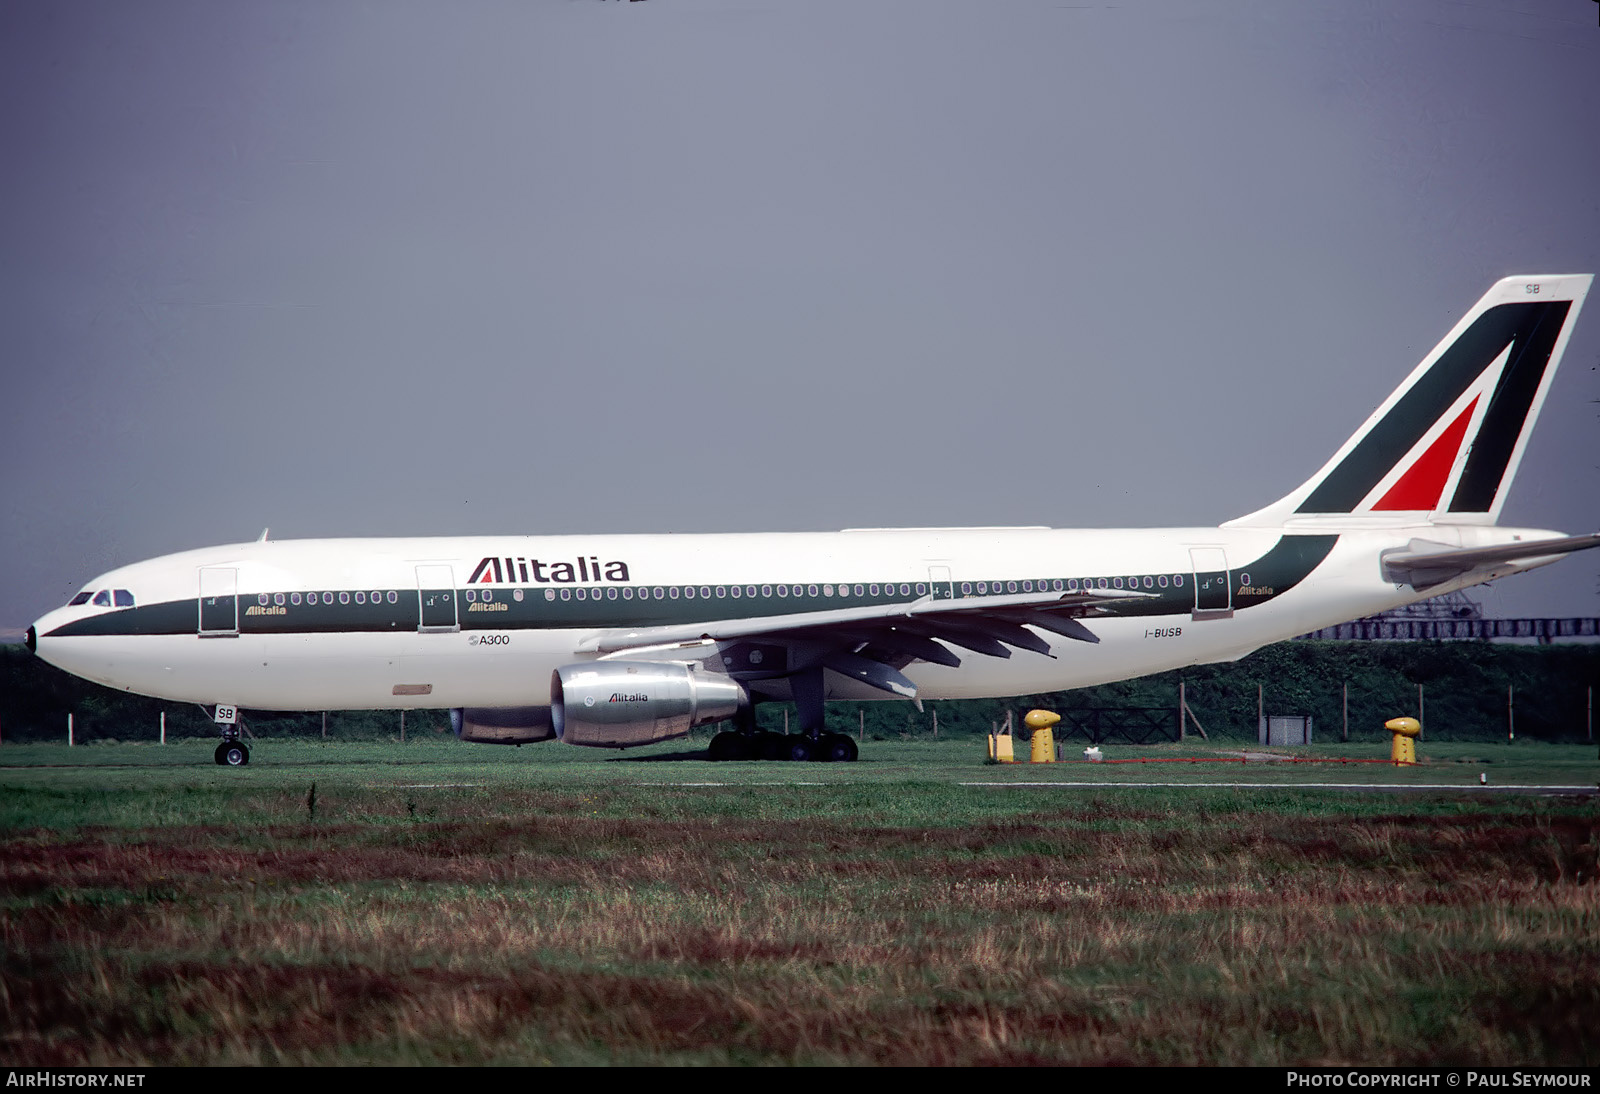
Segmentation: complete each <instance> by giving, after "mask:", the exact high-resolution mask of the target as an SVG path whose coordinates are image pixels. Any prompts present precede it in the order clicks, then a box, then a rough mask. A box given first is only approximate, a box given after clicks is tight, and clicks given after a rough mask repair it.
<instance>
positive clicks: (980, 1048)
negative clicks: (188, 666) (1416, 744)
mask: <svg viewBox="0 0 1600 1094" xmlns="http://www.w3.org/2000/svg"><path fill="white" fill-rule="evenodd" d="M211 747H212V742H210V741H184V742H176V743H174V744H171V745H168V746H166V747H161V746H157V745H153V744H137V745H136V744H99V745H94V746H88V747H79V748H75V749H71V750H69V749H67V748H66V747H65V746H62V745H22V746H13V745H10V744H7V745H4V746H0V833H3V837H0V978H3V979H0V986H3V991H0V1016H3V1017H0V1061H3V1062H4V1063H6V1064H10V1065H45V1064H162V1063H223V1064H227V1063H338V1064H345V1063H349V1064H359V1063H418V1062H468V1063H478V1062H493V1063H514V1062H534V1063H800V1064H826V1063H891V1064H939V1063H1030V1062H1061V1063H1152V1064H1194V1063H1202V1064H1230V1063H1238V1064H1250V1063H1327V1064H1345V1063H1348V1064H1363V1065H1370V1064H1385V1063H1400V1064H1405V1063H1426V1062H1459V1063H1478V1064H1510V1063H1530V1062H1531V1063H1555V1064H1589V1065H1593V1064H1595V1063H1596V1062H1597V1060H1600V1049H1597V1048H1596V1046H1595V1040H1594V1037H1593V1035H1592V1034H1591V1032H1590V1028H1591V1027H1592V1025H1593V1018H1594V1015H1595V1014H1596V1013H1600V896H1597V894H1600V886H1597V885H1596V884H1595V883H1594V880H1593V879H1594V876H1595V873H1596V871H1597V864H1596V852H1597V848H1600V816H1597V813H1596V809H1597V804H1596V799H1595V797H1593V796H1592V795H1590V796H1582V795H1578V794H1560V793H1558V794H1533V793H1529V794H1518V795H1491V794H1487V793H1485V792H1483V791H1482V790H1478V789H1473V788H1475V787H1477V786H1478V785H1479V776H1480V774H1482V775H1486V776H1487V778H1488V781H1489V785H1490V786H1491V787H1495V786H1513V785H1519V786H1574V787H1577V786H1587V787H1593V786H1594V783H1595V780H1596V778H1597V776H1600V763H1597V762H1596V757H1595V752H1594V749H1593V747H1592V746H1563V745H1548V744H1540V743H1533V742H1518V743H1516V744H1512V745H1504V744H1494V745H1444V744H1441V745H1437V746H1431V745H1429V744H1428V743H1427V742H1424V743H1423V745H1422V748H1421V754H1422V756H1423V758H1424V760H1425V761H1426V762H1425V763H1424V764H1423V765H1420V766H1418V767H1416V768H1408V769H1396V768H1393V767H1389V766H1385V765H1310V764H1284V763H1239V764H1234V763H1207V764H1193V765H1190V764H1181V765H1179V764H1160V765H1156V764H1150V765H1146V764H1127V765H1119V764H1083V763H1074V764H1059V765H1048V766H1047V765H1008V766H998V765H991V764H986V763H985V762H984V760H983V742H982V740H981V739H978V740H976V741H974V740H972V739H966V740H958V741H939V742H932V741H912V742H872V741H869V742H867V744H866V745H865V746H864V748H863V760H862V762H860V763H857V764H850V765H823V764H807V765H790V764H776V763H746V764H710V763H707V762H704V761H703V759H700V758H698V756H699V755H700V751H701V750H703V747H704V740H703V739H702V740H701V741H699V742H698V743H696V742H687V743H685V742H677V743H673V744H668V745H664V746H659V747H657V748H654V749H649V750H644V751H643V752H630V753H623V754H612V753H599V754H596V753H590V752H585V751H582V750H578V749H573V748H569V747H566V746H562V745H558V744H545V745H540V746H529V747H526V748H523V749H520V750H517V749H495V748H489V747H473V746H466V745H459V744H456V743H454V742H448V743H446V742H440V741H435V740H425V741H419V742H411V743H408V744H406V745H403V746H402V745H399V744H392V743H339V744H322V743H321V742H317V741H266V742H263V743H262V744H261V745H259V746H258V747H257V748H256V750H255V755H254V759H253V761H252V763H251V764H250V766H249V767H248V768H243V769H234V770H230V769H223V768H218V767H216V766H214V765H213V764H212V763H211V762H210V753H211ZM1081 747H1082V746H1081V745H1074V746H1071V747H1070V748H1069V750H1068V751H1069V753H1070V754H1075V753H1076V752H1077V751H1078V750H1079V749H1081ZM1240 750H1241V749H1240V746H1238V745H1236V744H1235V745H1229V746H1225V747H1218V748H1217V749H1213V750H1210V751H1207V750H1206V746H1204V744H1203V742H1202V743H1200V744H1198V745H1197V744H1196V743H1194V742H1190V743H1189V744H1187V745H1185V746H1181V747H1180V746H1177V745H1168V746H1153V747H1146V748H1137V749H1136V748H1132V747H1123V748H1119V747H1117V746H1106V748H1105V752H1106V755H1107V756H1108V758H1112V759H1116V758H1125V757H1132V756H1144V757H1174V756H1180V755H1181V756H1206V755H1209V756H1220V755H1223V754H1225V753H1228V752H1232V753H1237V752H1238V751H1240ZM1252 751H1254V750H1252ZM1281 751H1285V752H1286V751H1287V750H1281ZM1314 751H1315V752H1316V754H1320V755H1325V756H1333V757H1337V756H1340V755H1342V756H1345V757H1347V758H1354V757H1358V756H1361V757H1378V756H1383V755H1385V754H1386V751H1387V745H1386V744H1377V743H1373V742H1367V743H1365V744H1362V745H1359V746H1357V745H1348V746H1338V745H1333V746H1318V748H1317V749H1316V750H1314ZM1008 782H1028V783H1032V782H1047V783H1048V782H1058V783H1082V784H1090V785H1079V786H1070V787H1061V788H1052V787H1049V786H1045V787H1031V786H1030V787H1018V788H1015V789H1008V788H1006V787H1005V786H1004V785H1000V786H995V785H971V784H994V783H1001V784H1004V783H1008ZM1127 782H1184V783H1207V784H1212V785H1203V786H1196V787H1181V788H1178V787H1173V788H1155V789H1146V788H1133V787H1127V786H1113V785H1109V784H1113V783H1127ZM1322 782H1340V783H1381V784H1386V785H1402V786H1414V787H1422V786H1424V785H1425V784H1431V785H1437V784H1444V785H1447V786H1449V787H1455V788H1459V789H1418V790H1417V791H1416V792H1414V793H1395V792H1393V791H1337V790H1324V789H1296V788H1284V787H1278V786H1262V785H1259V784H1268V783H1271V784H1278V783H1299V784H1305V783H1322ZM1223 783H1250V784H1257V785H1255V786H1246V787H1242V788H1235V787H1228V786H1222V785H1216V784H1223ZM706 784H715V785H706ZM1101 785H1104V787H1105V788H1104V789H1101V788H1099V787H1100V786H1101Z"/></svg>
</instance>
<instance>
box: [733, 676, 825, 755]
mask: <svg viewBox="0 0 1600 1094" xmlns="http://www.w3.org/2000/svg"><path fill="white" fill-rule="evenodd" d="M789 685H790V688H791V692H792V694H793V695H794V701H795V707H796V708H797V709H798V710H799V712H800V732H799V733H773V732H771V731H769V730H762V729H757V728H756V714H755V707H754V706H753V705H752V706H749V707H746V708H745V709H744V710H743V711H741V712H740V715H739V718H738V722H737V724H738V729H737V730H735V731H732V732H724V733H719V734H717V735H716V736H715V737H713V738H711V746H710V747H709V748H708V749H707V750H706V751H707V754H708V755H709V757H710V758H711V759H713V760H793V761H794V762H796V763H804V762H806V761H808V760H817V761H821V762H823V763H853V762H854V761H855V758H856V754H857V750H856V743H855V741H854V740H853V739H851V738H850V737H847V736H846V735H845V734H843V733H827V732H825V731H824V730H823V723H824V716H823V705H822V670H821V669H820V668H815V669H807V670H805V671H804V672H798V673H795V674H794V675H793V676H791V677H790V678H789Z"/></svg>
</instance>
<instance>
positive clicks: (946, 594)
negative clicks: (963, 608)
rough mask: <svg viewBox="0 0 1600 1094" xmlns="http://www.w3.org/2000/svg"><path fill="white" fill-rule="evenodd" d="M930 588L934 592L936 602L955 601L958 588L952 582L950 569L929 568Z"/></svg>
mask: <svg viewBox="0 0 1600 1094" xmlns="http://www.w3.org/2000/svg"><path fill="white" fill-rule="evenodd" d="M928 588H929V589H931V590H932V591H933V598H934V599H935V600H954V599H955V596H956V588H955V582H953V581H951V580H950V567H948V566H929V567H928Z"/></svg>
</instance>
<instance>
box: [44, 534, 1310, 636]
mask: <svg viewBox="0 0 1600 1094" xmlns="http://www.w3.org/2000/svg"><path fill="white" fill-rule="evenodd" d="M1338 538H1339V537H1338V536H1332V535H1324V536H1284V537H1282V538H1281V539H1279V540H1278V542H1277V543H1276V544H1274V545H1273V546H1272V548H1271V549H1270V550H1268V551H1267V552H1266V553H1265V554H1263V555H1262V556H1261V557H1259V558H1257V559H1255V560H1254V561H1253V562H1249V563H1246V564H1244V565H1240V566H1235V567H1234V568H1233V569H1232V570H1231V571H1229V572H1230V574H1231V575H1232V577H1233V579H1234V588H1233V607H1234V608H1235V609H1242V608H1249V607H1254V606H1255V605H1257V604H1264V603H1266V602H1267V601H1269V600H1272V599H1273V598H1275V597H1277V596H1280V595H1282V594H1283V593H1285V592H1287V591H1288V590H1290V589H1292V588H1294V586H1295V585H1297V584H1299V583H1300V582H1301V581H1303V580H1304V579H1305V577H1306V576H1307V575H1308V574H1310V573H1311V571H1312V570H1314V569H1315V568H1316V567H1317V566H1318V565H1319V564H1320V563H1321V562H1322V560H1323V559H1325V558H1327V557H1328V554H1329V552H1331V551H1332V550H1333V545H1334V543H1335V542H1337V540H1338ZM1162 577H1165V578H1166V581H1167V584H1166V586H1165V587H1164V588H1163V587H1162V586H1161V584H1160V578H1162ZM1247 577H1248V578H1249V581H1248V583H1246V582H1245V581H1244V579H1245V578H1247ZM1120 579H1121V580H1122V581H1123V583H1124V584H1123V585H1122V587H1123V588H1136V589H1137V590H1138V591H1140V592H1148V593H1151V594H1153V595H1152V597H1151V598H1150V599H1147V600H1139V601H1133V602H1129V603H1125V604H1124V603H1119V604H1114V605H1110V606H1109V607H1108V608H1107V609H1106V614H1108V615H1113V616H1127V617H1135V616H1137V617H1145V616H1162V615H1183V614H1187V613H1188V612H1189V611H1190V610H1191V609H1193V607H1194V588H1193V580H1194V575H1193V573H1192V572H1190V571H1184V572H1182V573H1167V574H1163V575H1155V574H1151V575H1148V578H1147V575H1143V574H1140V575H1137V576H1130V575H1121V578H1120ZM1058 580H1059V581H1060V582H1062V586H1063V588H1065V587H1066V584H1067V582H1068V581H1082V580H1084V578H1082V577H1081V576H1080V577H1075V578H1071V579H1068V578H1059V579H1056V578H1049V579H1035V580H1033V585H1034V587H1035V588H1040V587H1041V586H1042V585H1043V583H1044V581H1049V582H1050V583H1051V585H1052V587H1053V586H1054V583H1055V582H1056V581H1058ZM1094 580H1095V582H1096V583H1097V584H1098V583H1099V581H1100V578H1099V576H1098V575H1096V577H1095V578H1094ZM1146 580H1148V581H1149V584H1148V585H1146V584H1145V581H1146ZM1180 582H1181V584H1180ZM860 584H861V587H862V589H863V591H864V592H863V595H862V596H859V597H858V596H856V595H855V583H852V584H851V586H850V593H849V595H848V596H839V595H835V596H825V595H823V594H822V592H821V586H817V589H818V592H817V595H815V596H813V595H811V593H810V591H809V590H810V588H811V586H806V587H805V588H804V589H803V590H802V592H801V595H799V596H796V595H793V593H791V594H790V595H789V596H778V595H777V594H776V591H775V589H776V586H773V587H772V588H774V592H773V593H772V594H771V595H767V596H762V595H760V592H759V590H760V589H761V588H767V586H758V587H757V588H758V592H757V595H756V596H755V597H749V596H744V595H741V596H739V597H738V598H734V597H732V596H724V597H717V596H715V591H716V589H717V588H718V587H717V586H702V585H695V586H692V589H693V591H694V594H695V595H694V596H692V597H691V596H688V595H685V593H686V590H688V589H689V588H691V586H683V585H677V586H671V585H662V586H656V585H648V586H636V585H627V586H617V585H611V586H604V585H601V586H592V585H591V586H572V585H564V586H554V585H543V586H535V587H532V588H529V587H526V586H518V587H515V588H507V587H496V588H493V589H486V588H485V587H483V586H475V587H473V588H471V589H460V590H455V591H454V596H455V605H456V608H457V609H458V611H457V613H456V615H455V619H457V620H458V621H459V622H460V625H461V629H462V630H463V631H500V630H562V629H578V628H588V629H593V628H596V627H602V628H603V627H624V626H626V627H652V626H666V625H671V624H678V623H694V622H701V621H709V620H713V619H730V618H737V619H759V618H761V617H763V616H774V615H795V614H800V613H805V612H816V611H826V610H828V609H835V608H842V607H860V606H863V605H883V604H896V603H905V602H906V601H907V600H908V599H911V598H913V597H915V596H916V589H917V585H916V583H911V582H896V583H894V584H893V585H888V584H886V583H879V584H878V589H879V592H878V594H877V595H873V594H872V593H871V591H870V588H871V586H870V583H868V582H861V583H860ZM902 584H905V585H907V586H909V588H910V590H911V591H910V593H908V594H904V595H902V594H901V593H900V592H899V589H900V586H901V585H902ZM980 584H981V585H984V586H986V587H987V588H988V589H989V590H990V593H989V595H994V594H996V593H1000V594H1008V593H1010V592H1011V591H1012V589H1011V586H1012V585H1013V584H1015V585H1016V590H1015V591H1018V592H1020V591H1022V587H1023V583H1022V582H1021V581H1015V582H1013V581H1011V580H1009V579H1008V580H1006V581H1004V582H998V581H989V580H983V581H977V580H972V581H958V582H956V591H957V595H956V600H955V601H952V602H951V603H958V602H960V601H961V600H964V599H967V597H966V596H965V595H963V594H962V593H961V589H963V588H965V587H970V588H972V589H973V590H974V592H973V593H972V594H970V595H971V596H974V597H975V596H978V595H979V594H978V593H977V592H976V590H977V588H978V586H979V585H980ZM786 587H787V588H789V589H794V588H796V587H797V586H795V585H792V584H791V585H787V586H786ZM922 587H923V590H924V594H925V593H926V590H927V583H926V582H923V583H922ZM1106 587H1107V588H1111V587H1113V585H1112V579H1111V578H1110V577H1109V576H1107V578H1106ZM658 588H659V589H661V590H662V591H663V592H666V593H668V594H669V595H667V596H666V597H664V598H660V599H658V598H657V597H656V596H655V595H654V593H655V590H656V589H658ZM706 588H709V589H710V590H711V591H712V593H713V595H712V596H711V597H710V598H709V599H708V598H706V597H703V596H701V595H700V591H701V590H702V589H706ZM723 588H725V589H727V588H730V587H729V586H723ZM744 588H745V586H740V589H741V593H742V591H743V589H744ZM836 588H843V586H836ZM891 589H892V590H893V591H886V590H891ZM343 591H346V592H347V591H348V590H343ZM378 591H379V592H380V593H382V594H383V595H382V597H381V598H380V599H379V600H378V602H376V603H374V602H373V600H372V598H371V596H370V595H368V596H367V597H366V601H367V602H366V603H364V604H356V603H355V602H354V596H353V595H352V596H351V599H350V602H349V603H340V602H339V596H340V591H332V592H331V593H330V595H331V596H332V598H333V603H331V604H326V603H323V593H322V592H321V591H318V592H315V593H310V594H304V593H303V594H300V596H301V602H300V603H299V604H294V603H292V602H291V599H290V598H291V594H287V593H285V594H268V595H267V599H268V603H267V604H265V605H263V604H261V603H260V597H259V596H241V597H239V598H238V612H239V630H240V633H242V634H333V633H341V632H357V631H359V632H367V633H395V634H401V633H406V632H409V631H413V630H415V629H416V627H417V625H418V621H419V608H418V591H417V590H416V589H401V590H395V593H396V596H395V600H394V602H393V603H391V602H390V601H389V596H388V594H389V592H390V590H387V589H384V590H378ZM672 591H676V592H677V593H678V595H677V596H676V597H673V596H671V595H670V593H671V592H672ZM447 592H450V590H424V594H438V593H447ZM486 592H487V593H488V594H489V595H490V596H492V599H489V600H485V599H484V596H485V593H486ZM518 592H520V593H521V594H522V599H520V600H518V599H517V595H516V594H517V593H518ZM547 592H548V593H550V594H551V595H552V596H553V597H554V599H547V598H546V593H547ZM562 592H566V593H567V594H568V595H569V597H570V599H565V600H563V599H561V593H562ZM580 592H581V593H582V594H583V598H582V599H579V598H578V594H579V593H580ZM646 592H648V593H649V594H650V595H649V596H648V597H645V596H643V595H642V594H643V593H646ZM363 593H366V590H363ZM613 593H615V594H616V595H615V597H613V596H612V594H613ZM468 594H470V595H471V596H472V598H473V599H471V600H468V599H467V595H468ZM627 594H631V596H629V595H627ZM278 595H282V596H283V598H284V603H283V604H281V605H280V604H278V603H276V601H277V597H278ZM308 599H315V601H316V603H309V602H308ZM502 606H503V609H502ZM252 609H254V610H255V611H254V614H252ZM279 609H281V612H280V611H279ZM444 610H445V612H446V613H447V616H446V619H447V623H448V611H449V609H448V607H446V608H445V609H444ZM214 612H220V613H221V614H222V615H223V616H224V617H226V616H227V611H226V607H225V605H217V606H215V607H208V608H207V620H208V623H209V622H211V621H212V620H213V619H214V618H215V616H214V614H213V613H214ZM198 620H199V616H198V613H197V610H196V605H195V601H193V600H173V601H167V602H165V603H161V604H143V605H139V606H137V607H133V608H124V609H122V610H120V611H111V612H107V613H106V614H104V615H95V616H90V617H88V618H86V619H80V620H76V621H75V622H72V623H68V624H66V625H65V626H62V627H58V628H57V629H55V630H54V631H51V632H50V635H49V637H55V636H61V637H69V636H78V635H131V634H194V633H195V631H196V629H197V627H198Z"/></svg>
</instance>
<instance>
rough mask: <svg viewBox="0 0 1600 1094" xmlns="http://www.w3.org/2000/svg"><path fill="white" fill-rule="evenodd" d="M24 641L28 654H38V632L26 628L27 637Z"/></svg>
mask: <svg viewBox="0 0 1600 1094" xmlns="http://www.w3.org/2000/svg"><path fill="white" fill-rule="evenodd" d="M26 641H27V644H28V652H29V653H38V652H39V632H38V631H36V630H34V629H33V628H32V627H29V628H28V637H27V639H26Z"/></svg>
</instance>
